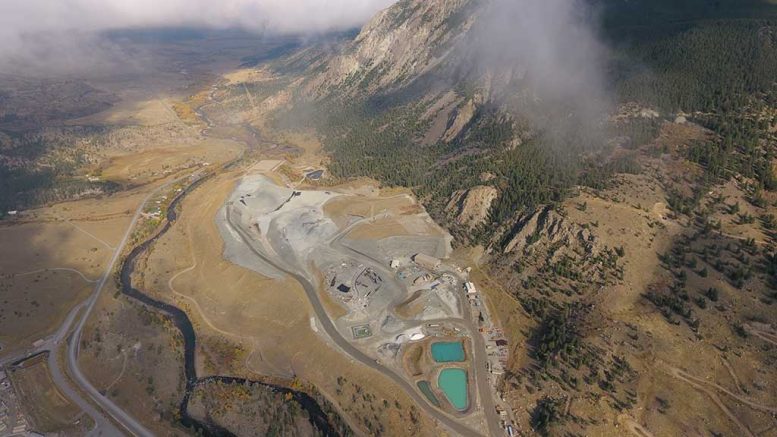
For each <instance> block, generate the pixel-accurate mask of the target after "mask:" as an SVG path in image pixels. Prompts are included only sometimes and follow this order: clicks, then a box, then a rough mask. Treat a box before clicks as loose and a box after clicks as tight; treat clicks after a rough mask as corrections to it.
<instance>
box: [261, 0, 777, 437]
mask: <svg viewBox="0 0 777 437" xmlns="http://www.w3.org/2000/svg"><path fill="white" fill-rule="evenodd" d="M775 17H777V7H775V5H774V4H773V3H770V2H767V1H755V0H753V1H741V2H738V1H733V0H731V1H727V0H721V1H708V0H683V1H663V0H661V1H643V0H631V1H623V0H590V1H586V2H565V1H555V0H550V1H539V0H538V1H533V0H527V1H525V2H508V1H501V0H491V1H486V0H428V1H423V0H402V1H400V2H398V3H396V4H395V5H394V6H392V7H390V8H388V9H386V10H385V11H382V12H380V13H379V14H378V15H376V16H375V17H374V18H373V19H372V20H371V21H370V22H369V23H368V24H366V25H365V26H364V27H363V28H362V29H361V31H360V33H359V34H358V35H357V36H356V37H355V38H353V39H352V40H350V41H345V42H343V43H341V44H337V45H335V46H332V45H326V46H313V47H306V48H305V49H303V50H302V51H300V52H298V53H296V54H295V55H292V56H290V57H287V58H284V59H282V60H279V61H277V62H275V63H274V64H272V65H271V67H270V71H274V72H276V74H277V75H278V76H279V77H281V76H284V75H285V74H286V73H287V72H289V71H292V70H293V71H294V72H295V73H294V74H295V76H294V79H293V80H290V79H288V78H285V79H283V80H284V81H285V82H284V83H287V84H289V87H287V88H285V89H284V91H283V92H284V93H285V94H284V95H285V96H286V97H287V98H285V99H273V98H268V100H267V101H273V102H276V103H277V102H281V103H280V104H277V105H275V106H274V107H273V108H274V119H275V125H274V126H273V127H274V128H276V129H279V130H295V129H302V128H305V129H309V128H311V127H312V128H313V129H314V130H315V132H316V134H317V136H318V138H319V139H320V140H321V142H322V143H323V145H324V150H325V152H326V153H327V155H328V157H329V158H330V161H329V170H330V171H331V174H332V176H333V177H334V178H336V179H339V180H342V179H348V178H353V177H360V176H368V177H373V178H375V179H378V180H379V181H380V182H382V183H383V184H385V185H388V186H394V185H398V186H405V187H410V188H412V189H413V190H414V191H415V193H416V194H417V195H418V196H419V198H421V199H422V201H423V203H424V206H425V207H426V208H427V210H428V211H429V212H430V214H431V215H432V216H433V217H434V218H435V219H436V220H437V221H438V222H439V223H441V224H443V225H444V226H445V227H447V229H448V230H449V231H450V232H451V233H452V234H453V235H454V236H455V238H456V243H457V245H458V246H459V247H461V248H464V249H462V250H463V251H464V252H465V253H472V254H476V255H473V259H475V260H477V261H478V262H479V268H478V269H477V274H476V275H475V278H476V279H477V280H478V281H481V282H482V283H484V284H488V288H491V290H490V291H489V294H488V295H489V298H490V299H491V301H492V304H493V306H494V307H495V310H496V312H497V314H498V315H499V317H500V320H502V321H503V326H504V327H505V329H506V331H507V332H508V333H509V334H508V336H509V338H510V344H511V357H510V369H509V371H508V372H507V374H506V375H505V376H504V378H503V379H502V380H501V382H500V386H499V390H500V392H502V393H503V394H504V395H505V396H506V397H507V398H508V399H510V400H511V402H512V403H513V406H514V408H515V409H516V411H519V412H520V414H519V415H520V419H519V420H520V422H521V423H520V424H519V427H520V428H521V429H524V430H528V429H534V430H535V431H536V432H538V433H541V434H548V435H616V434H622V433H623V432H624V431H623V429H627V430H631V432H634V433H637V434H640V435H650V434H652V435H689V434H699V435H702V434H713V435H718V434H735V433H742V432H744V433H756V432H758V430H761V429H768V428H769V427H770V426H773V424H771V425H770V420H771V419H770V418H769V414H768V412H767V410H765V409H764V408H765V406H770V405H771V406H773V405H775V404H777V398H775V396H774V392H773V391H770V390H769V389H768V388H767V387H768V381H774V380H777V369H776V368H775V367H774V363H775V357H774V354H773V349H772V346H773V345H774V342H773V340H774V338H775V335H776V334H775V333H776V332H777V324H776V323H777V320H776V319H775V313H774V311H773V305H774V302H775V300H777V294H775V293H774V289H775V287H777V276H775V272H776V271H777V269H775V259H777V252H775V227H776V225H775V218H774V217H775V214H777V192H776V191H775V190H777V178H776V177H775V169H777V160H776V159H775V157H777V84H776V82H775V78H776V77H777V76H775V72H777V39H775V35H777V21H775ZM303 60H304V62H303ZM303 66H304V67H303ZM292 67H293V68H292ZM480 254H482V256H481V255H480ZM720 412H722V413H723V414H718V413H720ZM727 417H729V418H731V417H734V418H735V419H734V420H729V419H726V418H727Z"/></svg>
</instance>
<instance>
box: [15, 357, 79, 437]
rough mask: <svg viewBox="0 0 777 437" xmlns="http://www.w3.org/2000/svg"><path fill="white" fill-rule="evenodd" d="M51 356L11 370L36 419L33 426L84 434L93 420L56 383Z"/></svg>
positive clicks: (32, 359) (28, 362) (22, 398)
mask: <svg viewBox="0 0 777 437" xmlns="http://www.w3.org/2000/svg"><path fill="white" fill-rule="evenodd" d="M47 358H48V354H42V355H38V356H36V357H34V358H31V359H29V360H27V361H25V362H24V363H23V364H22V365H20V366H19V367H17V368H15V369H14V370H13V371H11V372H9V376H10V378H11V382H12V384H13V387H14V389H15V390H16V392H17V393H18V394H19V396H20V400H21V402H22V403H23V405H24V409H25V412H26V413H27V415H28V417H30V418H31V419H32V429H34V430H35V431H37V432H41V433H56V434H59V435H80V434H82V433H84V432H86V431H87V430H89V429H90V428H91V426H92V421H91V419H90V418H89V417H88V416H84V415H83V413H82V412H81V409H79V408H78V406H76V405H75V404H73V403H72V402H70V400H68V399H67V398H66V397H65V396H64V395H63V394H62V393H61V392H60V391H59V389H58V388H57V386H56V385H54V381H52V379H51V374H50V373H49V367H48V364H47V362H46V360H47Z"/></svg>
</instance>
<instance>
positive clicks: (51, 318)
mask: <svg viewBox="0 0 777 437" xmlns="http://www.w3.org/2000/svg"><path fill="white" fill-rule="evenodd" d="M145 194H146V192H145V190H136V191H132V192H128V193H122V194H118V195H115V196H110V197H106V198H102V199H85V200H80V201H74V202H65V203H61V204H56V205H52V206H50V207H47V208H40V209H36V210H30V211H26V212H24V214H23V215H22V216H20V217H19V218H17V219H14V220H13V221H6V222H4V223H3V224H2V225H0V239H1V240H2V241H3V242H4V244H3V245H2V247H0V272H2V276H0V303H2V305H0V342H2V343H3V344H5V345H6V347H7V349H6V350H5V351H4V352H8V353H10V352H12V351H13V350H14V349H20V348H25V347H29V346H30V345H31V343H32V342H34V341H35V340H37V339H39V338H41V337H45V336H46V335H49V334H51V333H52V332H53V331H54V330H55V329H56V328H57V327H58V326H59V325H60V323H62V321H63V320H64V318H65V316H66V315H67V313H68V312H69V311H70V309H71V308H72V307H73V306H74V305H75V304H76V303H77V302H80V301H81V300H83V299H84V298H85V297H86V296H87V295H88V294H89V292H90V291H91V290H92V289H93V287H94V283H95V282H96V281H97V279H99V277H100V276H101V275H102V274H103V272H104V269H105V263H106V262H107V260H108V259H109V258H110V255H111V254H112V252H113V248H114V247H115V246H116V245H117V244H118V243H119V241H120V240H121V237H122V236H123V235H124V232H125V231H126V229H127V227H128V226H129V223H130V220H131V218H132V214H134V212H135V209H136V208H137V206H138V205H139V204H140V202H141V201H142V199H143V197H144V196H145Z"/></svg>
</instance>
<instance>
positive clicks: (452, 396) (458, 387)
mask: <svg viewBox="0 0 777 437" xmlns="http://www.w3.org/2000/svg"><path fill="white" fill-rule="evenodd" d="M437 385H438V386H439V387H440V390H442V391H443V393H445V397H447V398H448V401H450V403H451V405H453V407H454V408H456V409H457V410H459V411H464V410H466V409H467V407H468V406H469V400H468V399H467V372H466V371H464V369H443V371H442V372H440V376H439V377H438V378H437Z"/></svg>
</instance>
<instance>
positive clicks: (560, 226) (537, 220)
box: [504, 206, 597, 254]
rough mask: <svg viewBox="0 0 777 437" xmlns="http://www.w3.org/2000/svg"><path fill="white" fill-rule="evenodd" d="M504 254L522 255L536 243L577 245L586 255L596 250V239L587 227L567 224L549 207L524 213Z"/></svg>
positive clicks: (512, 232) (511, 232)
mask: <svg viewBox="0 0 777 437" xmlns="http://www.w3.org/2000/svg"><path fill="white" fill-rule="evenodd" d="M508 235H509V240H508V242H507V244H506V245H505V246H504V253H506V254H507V253H521V252H522V251H524V250H525V249H527V248H528V247H529V246H531V245H533V244H534V243H536V242H539V241H542V242H543V243H546V244H553V243H562V244H563V245H565V246H570V245H580V246H582V247H583V248H584V249H585V251H586V252H587V253H594V252H596V251H597V248H596V238H595V236H594V235H593V233H591V231H590V230H589V229H587V228H584V227H582V226H580V225H578V224H575V223H569V222H568V221H567V220H566V219H565V218H564V217H563V216H561V215H560V214H559V213H557V212H556V211H555V210H554V209H553V208H552V207H550V206H546V207H544V208H542V209H540V210H537V211H534V212H532V213H528V214H525V215H524V216H522V217H521V218H520V219H519V220H518V222H517V223H516V224H515V225H514V226H513V228H512V229H511V231H510V233H509V234H508Z"/></svg>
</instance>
